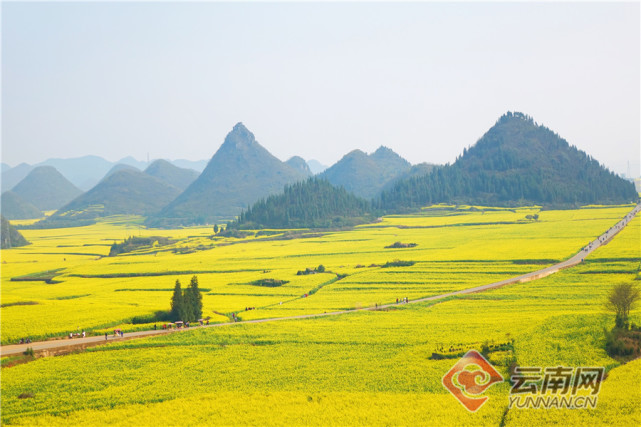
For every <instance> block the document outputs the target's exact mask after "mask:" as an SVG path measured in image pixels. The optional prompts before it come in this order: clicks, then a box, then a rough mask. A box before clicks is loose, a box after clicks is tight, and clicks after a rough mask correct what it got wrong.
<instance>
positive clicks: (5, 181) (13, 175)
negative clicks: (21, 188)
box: [1, 163, 33, 192]
mask: <svg viewBox="0 0 641 427" xmlns="http://www.w3.org/2000/svg"><path fill="white" fill-rule="evenodd" d="M32 169H33V166H31V165H28V164H26V163H20V164H19V165H18V166H16V167H14V168H11V169H9V170H7V171H5V172H2V180H1V181H2V185H1V187H2V192H5V191H7V190H11V189H12V188H13V187H15V186H16V184H18V183H19V182H20V181H22V180H23V179H24V178H25V177H26V176H27V175H29V172H31V170H32Z"/></svg>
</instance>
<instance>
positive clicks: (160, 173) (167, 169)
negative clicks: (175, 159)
mask: <svg viewBox="0 0 641 427" xmlns="http://www.w3.org/2000/svg"><path fill="white" fill-rule="evenodd" d="M145 173H146V174H147V175H151V176H155V177H156V178H158V179H159V180H161V181H164V182H165V183H166V184H169V185H173V186H174V187H177V188H179V189H180V190H181V191H182V190H185V189H186V188H187V187H189V185H190V184H191V183H192V182H194V181H195V180H196V178H198V175H199V174H198V172H196V171H195V170H193V169H184V168H179V167H178V166H175V165H173V164H171V163H169V162H168V161H167V160H156V161H154V162H153V163H152V164H150V165H149V166H148V167H147V169H145Z"/></svg>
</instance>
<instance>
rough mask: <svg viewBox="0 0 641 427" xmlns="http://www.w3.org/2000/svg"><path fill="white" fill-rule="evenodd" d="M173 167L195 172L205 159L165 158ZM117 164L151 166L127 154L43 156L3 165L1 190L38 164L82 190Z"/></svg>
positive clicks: (201, 167) (204, 163) (202, 167)
mask: <svg viewBox="0 0 641 427" xmlns="http://www.w3.org/2000/svg"><path fill="white" fill-rule="evenodd" d="M169 162H170V163H171V164H173V165H174V166H177V167H180V168H183V169H193V170H194V171H195V172H196V173H199V172H201V171H202V170H203V169H204V168H205V165H206V164H207V161H205V160H196V161H193V160H183V159H180V160H172V161H169ZM117 164H123V165H129V166H132V167H134V168H136V169H138V170H143V169H145V168H147V167H148V166H150V165H151V163H147V162H144V161H139V160H136V159H134V158H133V157H131V156H128V157H125V158H123V159H121V160H119V161H117V162H111V161H108V160H105V159H103V158H102V157H98V156H83V157H76V158H69V159H57V158H54V159H47V160H45V161H44V162H41V163H37V164H35V165H29V164H26V163H21V164H20V165H18V166H16V167H13V168H12V167H10V166H9V165H5V166H3V168H2V191H7V190H11V189H12V188H13V187H14V186H15V185H16V184H18V182H20V181H21V180H22V179H24V178H25V177H26V176H27V174H28V173H29V172H30V171H31V170H32V169H33V168H34V167H38V166H53V167H55V168H56V169H57V170H58V172H60V173H61V174H62V175H63V176H64V177H65V178H67V179H68V180H69V181H71V183H72V184H73V185H75V186H76V187H78V188H79V189H81V190H83V191H87V190H89V189H91V188H92V187H94V186H95V185H96V184H97V183H98V182H99V181H100V180H101V179H102V178H104V176H105V175H106V174H107V172H108V171H109V170H110V169H112V168H113V167H114V166H115V165H117Z"/></svg>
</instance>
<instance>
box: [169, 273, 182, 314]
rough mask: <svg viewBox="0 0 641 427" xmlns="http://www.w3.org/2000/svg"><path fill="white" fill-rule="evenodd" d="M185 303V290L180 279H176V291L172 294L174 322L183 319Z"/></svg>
mask: <svg viewBox="0 0 641 427" xmlns="http://www.w3.org/2000/svg"><path fill="white" fill-rule="evenodd" d="M184 305H185V301H184V298H183V292H182V289H181V287H180V280H176V286H175V287H174V293H173V295H172V296H171V320H173V321H174V322H175V321H176V320H183V319H182V317H183V314H184Z"/></svg>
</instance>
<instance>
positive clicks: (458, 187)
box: [377, 112, 638, 210]
mask: <svg viewBox="0 0 641 427" xmlns="http://www.w3.org/2000/svg"><path fill="white" fill-rule="evenodd" d="M637 199H638V194H637V193H636V191H635V190H634V185H633V184H632V183H630V182H629V181H627V180H624V179H622V178H620V177H619V176H617V175H616V174H614V173H613V172H611V171H609V170H607V169H606V168H605V167H603V166H601V165H600V164H599V162H597V161H596V160H594V159H593V158H592V157H590V156H588V155H587V154H586V153H585V152H583V151H580V150H578V149H577V148H576V147H574V146H571V145H570V144H568V142H567V141H566V140H564V139H562V138H561V137H560V136H558V135H557V134H556V133H554V132H552V131H551V130H550V129H548V128H546V127H544V126H541V125H538V124H537V123H535V122H534V120H533V119H532V118H531V117H529V116H527V115H525V114H522V113H511V112H508V113H507V114H505V115H503V116H502V117H501V118H499V120H498V121H497V122H496V124H495V125H494V126H493V127H492V128H491V129H490V130H488V131H487V132H486V133H485V135H483V137H482V138H481V139H479V141H478V142H477V143H476V144H475V145H474V146H472V147H471V148H470V149H469V150H467V149H466V150H464V152H463V155H462V156H460V157H459V158H458V159H457V160H456V162H455V163H454V164H453V165H447V166H443V167H439V168H436V169H434V170H433V171H432V172H430V173H428V174H425V175H422V176H415V177H411V178H408V179H405V180H402V181H399V182H398V183H396V184H395V185H394V186H393V188H391V189H389V190H388V191H385V192H383V193H382V195H381V197H380V198H379V200H378V202H377V205H378V206H379V207H382V208H384V209H387V210H393V209H395V210H398V209H403V208H410V207H417V206H425V205H428V204H431V203H441V202H448V203H455V202H461V203H470V204H483V205H490V206H492V205H506V204H507V205H523V204H544V205H547V206H556V205H563V206H577V205H581V204H591V203H629V202H632V201H635V200H637Z"/></svg>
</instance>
